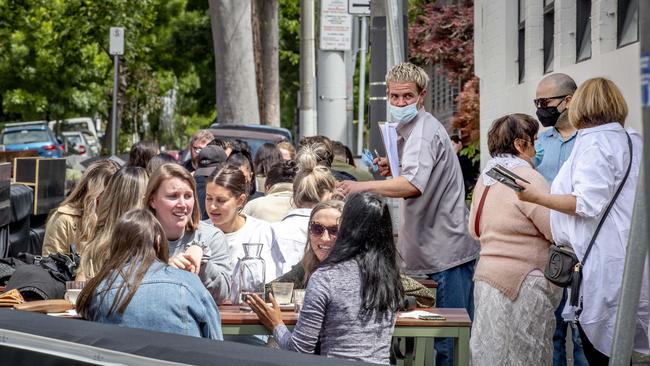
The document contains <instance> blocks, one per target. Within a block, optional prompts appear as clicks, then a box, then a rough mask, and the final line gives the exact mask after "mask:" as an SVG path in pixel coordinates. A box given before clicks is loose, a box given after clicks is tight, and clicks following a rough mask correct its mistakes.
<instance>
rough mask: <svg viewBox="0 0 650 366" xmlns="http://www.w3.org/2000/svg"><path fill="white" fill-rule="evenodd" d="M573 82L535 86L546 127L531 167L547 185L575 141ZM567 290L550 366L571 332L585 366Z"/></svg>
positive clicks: (561, 77)
mask: <svg viewBox="0 0 650 366" xmlns="http://www.w3.org/2000/svg"><path fill="white" fill-rule="evenodd" d="M576 89H577V86H576V82H575V81H574V80H573V79H572V78H571V77H570V76H569V75H566V74H560V73H558V74H551V75H548V76H546V77H545V78H543V79H542V80H541V81H540V82H539V84H538V85H537V91H536V93H535V100H534V101H533V102H534V103H535V107H537V118H538V119H539V122H540V123H541V124H542V126H544V127H549V128H547V129H546V130H545V131H542V132H540V133H539V134H538V137H537V141H536V142H535V150H536V152H537V154H536V155H535V158H533V164H534V165H535V166H536V169H537V171H538V172H539V173H541V174H542V176H544V178H546V180H547V181H548V183H549V184H551V182H553V179H555V176H556V175H557V173H558V171H559V170H560V167H561V166H562V164H564V162H565V161H566V160H567V159H568V158H569V155H571V150H573V144H574V142H575V140H576V131H577V130H576V128H575V127H573V125H572V124H571V123H569V106H570V104H571V98H572V97H573V93H574V92H575V91H576ZM566 297H567V291H566V289H564V294H563V296H562V301H561V302H560V306H558V308H557V310H556V311H555V321H556V328H555V333H554V334H553V364H554V365H566V364H567V357H566V345H565V343H566V334H567V331H571V332H572V333H573V337H572V340H573V360H574V365H575V366H586V365H588V363H587V360H586V358H585V356H584V352H583V351H582V342H581V341H580V335H579V334H578V330H577V329H573V328H574V326H570V325H569V324H568V323H567V322H565V321H564V319H563V318H562V309H563V308H564V303H565V302H566Z"/></svg>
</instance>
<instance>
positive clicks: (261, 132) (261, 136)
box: [180, 123, 292, 163]
mask: <svg viewBox="0 0 650 366" xmlns="http://www.w3.org/2000/svg"><path fill="white" fill-rule="evenodd" d="M208 130H209V131H210V132H212V134H213V135H214V137H216V138H220V139H226V140H242V141H246V142H247V143H248V145H249V146H250V148H251V153H252V156H255V152H257V149H258V148H259V147H260V146H262V145H263V144H265V143H267V142H270V143H272V144H275V143H278V142H280V141H283V140H287V141H292V136H291V132H290V131H289V130H287V129H286V128H282V127H272V126H265V125H221V124H218V123H213V124H211V125H210V127H209V128H208ZM189 159H190V152H189V150H187V149H183V150H181V151H180V162H181V163H184V162H186V161H188V160H189Z"/></svg>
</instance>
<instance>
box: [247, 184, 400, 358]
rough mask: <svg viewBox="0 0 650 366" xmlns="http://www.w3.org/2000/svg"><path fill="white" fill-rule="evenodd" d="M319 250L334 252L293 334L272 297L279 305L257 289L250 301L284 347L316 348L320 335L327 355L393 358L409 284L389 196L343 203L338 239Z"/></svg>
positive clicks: (313, 281)
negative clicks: (402, 270)
mask: <svg viewBox="0 0 650 366" xmlns="http://www.w3.org/2000/svg"><path fill="white" fill-rule="evenodd" d="M328 226H329V225H328ZM325 230H327V231H329V230H331V228H329V227H327V228H326V229H325ZM334 231H335V230H334ZM328 235H329V234H328ZM319 250H322V251H323V252H324V253H325V252H330V254H329V256H327V258H326V259H325V260H324V261H323V262H322V263H321V264H320V265H319V266H318V268H317V269H316V271H315V272H314V273H313V274H312V275H311V277H310V279H309V284H308V285H307V291H306V294H305V302H304V304H303V308H302V311H301V312H300V317H299V318H298V323H297V324H296V326H295V328H294V330H293V333H292V332H289V330H288V329H287V327H286V326H285V325H284V323H283V322H282V316H281V313H280V307H279V305H278V304H277V302H276V301H275V299H274V298H273V296H272V295H271V301H272V303H273V307H272V308H271V307H269V306H267V305H266V303H265V302H264V300H263V299H261V298H260V297H259V296H257V295H251V296H249V297H248V299H247V303H248V304H249V306H250V307H251V308H252V309H253V310H254V311H255V312H256V313H257V315H258V316H259V318H260V320H261V321H262V323H263V324H264V325H265V326H266V327H267V328H268V329H269V330H271V331H273V335H274V337H275V339H276V341H277V343H278V345H279V346H280V348H282V349H285V350H292V351H296V352H302V353H314V349H315V347H316V343H317V342H318V341H319V340H320V342H321V350H320V351H321V354H322V355H324V356H328V357H340V358H348V359H355V360H360V361H365V362H372V363H383V364H388V362H389V349H390V343H391V338H392V334H393V328H394V325H395V318H396V313H397V310H398V308H399V307H400V305H401V304H402V301H403V298H404V290H403V287H402V283H401V281H400V273H399V268H398V265H397V257H398V254H397V248H396V246H395V242H394V241H393V231H392V225H391V218H390V213H389V212H388V206H387V205H386V203H385V202H384V200H383V199H382V198H381V197H380V196H377V195H375V194H371V193H358V194H354V195H352V196H351V197H350V199H349V200H348V202H347V203H346V204H345V207H344V209H343V215H342V216H341V228H340V230H338V236H337V240H336V245H334V247H333V248H331V247H327V246H324V245H323V246H321V247H320V248H319ZM324 253H323V254H324Z"/></svg>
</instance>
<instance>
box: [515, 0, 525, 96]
mask: <svg viewBox="0 0 650 366" xmlns="http://www.w3.org/2000/svg"><path fill="white" fill-rule="evenodd" d="M518 14H519V33H518V34H519V35H518V41H517V47H518V50H517V63H518V64H519V83H520V84H521V83H523V82H524V77H525V72H526V70H525V66H526V50H525V47H526V0H519V9H518Z"/></svg>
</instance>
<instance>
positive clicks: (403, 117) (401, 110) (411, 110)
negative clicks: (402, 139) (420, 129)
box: [389, 97, 420, 124]
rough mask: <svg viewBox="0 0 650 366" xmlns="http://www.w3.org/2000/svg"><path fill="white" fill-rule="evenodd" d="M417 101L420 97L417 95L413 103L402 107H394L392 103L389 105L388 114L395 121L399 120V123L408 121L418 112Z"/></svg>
mask: <svg viewBox="0 0 650 366" xmlns="http://www.w3.org/2000/svg"><path fill="white" fill-rule="evenodd" d="M419 101H420V97H418V100H416V101H415V103H413V104H409V105H405V106H404V107H396V106H394V105H390V106H389V107H390V108H389V109H390V115H391V116H393V120H394V121H395V122H399V123H400V124H404V123H409V122H411V121H412V120H413V118H415V116H417V114H418V102H419Z"/></svg>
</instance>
